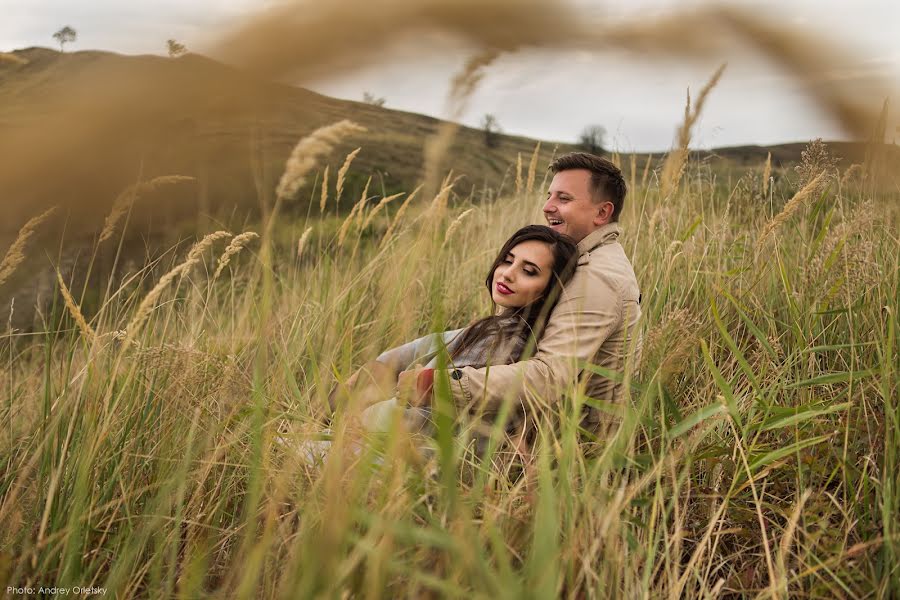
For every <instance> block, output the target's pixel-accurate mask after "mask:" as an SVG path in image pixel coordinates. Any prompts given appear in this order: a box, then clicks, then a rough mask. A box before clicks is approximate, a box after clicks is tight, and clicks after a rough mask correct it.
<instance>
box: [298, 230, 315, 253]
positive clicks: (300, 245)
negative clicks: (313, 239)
mask: <svg viewBox="0 0 900 600" xmlns="http://www.w3.org/2000/svg"><path fill="white" fill-rule="evenodd" d="M312 230H313V228H312V227H307V228H306V231H304V232H303V235H301V236H300V239H299V240H297V260H300V259H301V258H303V251H304V250H305V249H306V241H307V240H308V239H309V236H310V234H311V233H312Z"/></svg>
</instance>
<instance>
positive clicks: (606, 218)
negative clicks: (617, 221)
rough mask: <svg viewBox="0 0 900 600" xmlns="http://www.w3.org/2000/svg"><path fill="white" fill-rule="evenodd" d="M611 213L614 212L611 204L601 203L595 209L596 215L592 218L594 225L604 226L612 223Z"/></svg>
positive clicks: (607, 202)
mask: <svg viewBox="0 0 900 600" xmlns="http://www.w3.org/2000/svg"><path fill="white" fill-rule="evenodd" d="M613 211H615V207H614V206H613V203H612V202H609V201H606V202H601V203H600V205H599V206H598V207H597V214H596V216H595V217H594V225H596V226H598V227H599V226H600V225H606V224H607V223H609V222H611V221H612V216H613Z"/></svg>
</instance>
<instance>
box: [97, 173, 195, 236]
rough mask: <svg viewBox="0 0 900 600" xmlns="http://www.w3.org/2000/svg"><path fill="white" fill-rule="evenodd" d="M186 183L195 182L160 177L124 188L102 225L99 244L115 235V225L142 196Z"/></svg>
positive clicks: (183, 177) (180, 176)
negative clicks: (167, 186) (164, 187)
mask: <svg viewBox="0 0 900 600" xmlns="http://www.w3.org/2000/svg"><path fill="white" fill-rule="evenodd" d="M186 181H195V179H194V178H193V177H187V176H185V175H161V176H160V177H154V178H153V179H150V180H149V181H140V182H138V183H135V184H133V185H130V186H128V187H127V188H125V189H124V190H123V191H122V192H121V193H120V194H119V195H118V196H117V197H116V199H115V201H114V202H113V205H112V209H110V211H109V214H108V215H107V216H106V220H105V222H104V223H103V230H102V231H101V232H100V238H99V239H98V242H97V243H99V244H102V243H103V242H105V241H106V240H108V239H109V238H111V237H112V235H113V233H115V230H116V225H118V224H119V221H121V220H122V217H124V216H125V214H126V213H127V212H128V211H129V210H130V209H131V207H132V205H134V203H135V201H136V200H137V199H138V198H140V197H141V195H142V194H147V193H149V192H152V191H153V190H155V189H157V188H160V187H162V186H164V185H173V184H176V183H184V182H186Z"/></svg>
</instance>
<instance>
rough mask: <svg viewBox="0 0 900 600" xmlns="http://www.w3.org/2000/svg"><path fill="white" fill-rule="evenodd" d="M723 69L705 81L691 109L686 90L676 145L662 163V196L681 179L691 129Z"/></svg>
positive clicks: (675, 186)
mask: <svg viewBox="0 0 900 600" xmlns="http://www.w3.org/2000/svg"><path fill="white" fill-rule="evenodd" d="M724 71H725V65H724V64H723V65H722V66H720V67H719V68H718V69H716V72H715V73H713V76H712V77H710V79H709V81H707V82H706V85H704V86H703V88H702V89H701V90H700V94H699V95H698V96H697V102H696V103H695V105H694V108H693V110H691V95H690V92H688V96H687V102H686V104H685V107H684V122H683V123H682V124H681V127H679V128H678V146H677V148H675V149H674V150H673V151H672V152H670V153H669V155H668V156H667V157H666V162H665V164H663V171H662V181H661V184H660V185H661V188H662V195H663V197H664V198H667V197H668V196H669V195H670V194H671V193H672V192H673V191H674V190H675V188H677V187H678V183H679V182H680V181H681V176H682V175H683V174H684V167H685V165H686V164H687V158H688V154H689V146H690V143H691V129H692V128H693V127H694V125H695V124H696V123H697V120H698V119H699V118H700V112H701V111H702V110H703V105H704V104H705V103H706V99H707V97H709V93H710V92H711V91H712V90H713V88H714V87H716V84H717V83H719V79H720V78H721V77H722V73H723V72H724Z"/></svg>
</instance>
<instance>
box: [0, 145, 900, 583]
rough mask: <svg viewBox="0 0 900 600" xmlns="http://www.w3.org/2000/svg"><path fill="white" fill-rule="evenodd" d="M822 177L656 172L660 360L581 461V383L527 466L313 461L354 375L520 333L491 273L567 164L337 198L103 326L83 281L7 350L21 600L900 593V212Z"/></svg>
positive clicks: (651, 281) (341, 440)
mask: <svg viewBox="0 0 900 600" xmlns="http://www.w3.org/2000/svg"><path fill="white" fill-rule="evenodd" d="M807 158H808V160H807V161H806V163H804V165H801V168H800V169H799V170H793V169H791V170H789V171H784V172H779V173H778V174H777V175H778V178H777V184H773V183H772V182H773V179H770V178H769V177H768V175H770V173H769V169H768V168H767V167H766V166H765V165H763V164H760V165H758V167H755V168H753V169H751V170H749V171H747V172H740V173H737V174H735V175H734V176H733V177H730V178H725V177H724V176H722V174H721V173H719V172H717V171H716V170H714V168H713V166H712V163H710V162H708V161H706V162H703V163H689V164H688V165H687V167H686V170H685V172H684V175H683V176H680V175H678V174H677V172H676V176H675V178H674V180H672V179H669V180H668V181H667V182H666V183H665V185H660V180H661V178H662V177H663V176H664V175H665V171H664V170H663V169H662V168H661V167H662V165H661V164H659V163H656V164H645V163H644V162H639V161H637V160H633V161H629V160H627V159H626V160H624V162H625V163H626V164H623V165H622V166H623V169H624V171H625V174H626V179H627V180H629V182H630V193H629V196H628V199H627V203H626V209H625V212H624V214H623V217H622V223H623V228H624V231H625V233H624V236H623V238H622V241H623V245H624V247H625V249H626V252H627V254H628V255H629V256H630V257H631V258H632V260H633V263H634V265H635V270H636V273H637V275H638V280H639V282H640V284H641V286H642V292H643V311H644V314H645V320H644V332H645V333H644V337H645V352H644V358H643V360H642V362H641V364H639V365H630V366H629V368H628V369H627V371H626V374H625V376H626V379H627V383H628V386H629V389H630V394H629V397H628V400H627V401H626V402H625V403H623V404H622V405H621V406H616V407H612V408H611V409H610V410H612V411H613V412H615V413H616V415H617V417H618V419H616V420H615V422H616V423H618V424H617V425H616V426H615V427H611V428H610V429H609V430H607V431H603V432H601V433H600V435H599V437H596V438H592V436H590V435H587V434H584V433H583V432H582V433H579V432H578V427H577V425H578V419H577V414H578V411H579V410H580V407H581V405H582V404H583V403H584V402H591V401H592V400H591V399H585V398H584V397H583V396H582V395H580V394H579V385H578V384H577V383H576V382H573V385H572V389H571V390H570V392H571V393H570V394H569V395H568V397H567V398H566V399H564V400H562V401H556V400H554V399H547V401H546V406H545V407H544V408H545V411H544V413H545V415H544V416H545V417H546V418H545V419H544V420H543V421H542V423H541V427H540V435H539V436H538V439H537V442H536V444H535V445H534V447H533V448H532V449H531V450H530V451H529V452H527V453H524V454H522V455H520V456H517V457H510V456H509V455H508V452H507V450H508V449H506V448H505V447H504V446H503V445H502V444H500V443H498V444H497V447H496V452H495V453H493V454H491V455H489V456H488V457H486V458H485V459H484V460H480V459H476V458H474V457H473V456H472V455H471V453H470V452H467V450H466V444H465V440H466V438H465V436H464V435H454V431H455V430H454V426H453V424H452V420H450V419H439V426H438V432H437V435H436V436H435V439H434V440H433V442H431V443H432V444H433V445H434V452H425V453H423V452H421V451H420V450H419V449H417V447H416V446H415V445H414V444H410V443H409V440H408V439H407V438H406V436H404V435H403V434H402V432H399V431H394V432H393V433H392V434H390V435H388V436H386V438H385V439H379V440H373V441H372V444H370V445H369V446H367V448H369V449H368V450H366V452H364V453H363V454H362V455H360V456H357V455H355V454H354V453H353V452H350V451H348V450H347V444H346V442H347V441H348V440H349V439H351V438H352V436H354V435H356V434H355V433H354V431H353V430H352V428H349V426H348V422H349V420H348V419H347V418H346V416H345V415H344V414H342V413H341V414H338V415H337V416H336V417H335V419H334V421H333V422H332V423H331V426H332V428H333V430H334V440H335V448H336V449H335V451H334V452H332V454H331V455H330V456H329V458H328V460H327V461H326V463H325V464H324V465H323V466H321V468H315V467H310V466H308V465H306V464H305V462H304V461H303V460H301V458H300V457H299V456H298V453H297V452H296V450H295V449H294V445H293V442H299V441H302V440H305V439H313V438H317V437H321V435H322V431H323V429H324V427H325V423H326V419H327V417H328V411H327V404H326V396H327V394H328V391H329V389H330V388H331V386H332V385H333V384H334V382H335V381H339V380H343V379H345V378H346V377H347V376H349V375H350V373H351V372H352V371H353V369H354V367H356V366H358V365H360V364H361V363H363V362H364V361H366V360H369V359H372V358H374V356H376V355H377V354H378V353H379V352H380V351H381V350H383V349H385V348H387V347H391V346H393V345H396V344H398V343H400V342H403V341H406V340H409V339H411V338H413V337H414V336H418V335H421V334H423V333H425V332H428V331H432V330H441V329H442V328H444V327H446V326H461V325H463V324H465V323H467V322H468V321H470V320H471V319H473V318H475V317H477V316H480V315H483V314H485V312H486V311H488V310H489V303H488V298H487V295H486V293H485V292H484V290H483V288H482V286H481V283H480V282H481V281H482V279H483V276H484V274H483V271H484V270H485V269H486V267H487V266H488V265H489V263H490V260H491V258H492V256H493V253H494V252H495V251H496V249H497V248H499V247H500V245H501V243H502V241H503V240H505V239H506V238H507V237H508V235H509V234H510V233H511V232H512V231H514V230H515V229H516V228H517V227H519V226H520V225H522V224H525V223H529V222H540V221H541V219H540V211H539V207H540V206H541V204H542V200H541V199H542V197H543V192H542V190H543V189H544V184H543V183H542V179H543V171H542V169H543V164H541V165H539V166H538V168H537V172H536V173H535V172H532V173H528V172H527V171H528V169H527V165H528V162H527V159H526V161H525V166H524V167H523V169H522V170H523V171H524V172H523V173H522V174H521V176H520V177H518V178H516V179H517V180H518V181H513V180H512V179H511V180H510V182H509V184H508V185H507V187H506V188H505V189H504V190H503V193H501V194H500V195H499V197H492V198H490V199H482V198H479V197H477V196H474V197H473V196H468V195H465V196H463V197H456V196H454V195H453V193H452V190H451V189H450V187H449V185H450V182H445V183H446V184H447V187H444V189H443V190H442V191H441V192H440V193H438V195H437V196H436V197H434V198H432V197H425V196H423V195H418V196H416V197H415V198H413V199H412V200H411V201H410V202H408V203H406V202H405V201H406V200H407V199H408V196H401V197H399V198H397V199H395V200H393V201H391V202H390V203H388V204H386V205H385V206H382V207H377V208H376V206H375V205H371V204H365V203H363V204H361V205H360V206H361V210H357V211H355V212H354V213H353V214H351V215H350V217H344V216H337V214H336V213H335V206H336V205H337V203H336V197H335V196H336V193H335V190H334V188H333V187H329V188H328V189H327V190H326V194H325V195H324V196H322V198H323V199H324V204H323V206H324V208H323V209H321V210H320V208H319V206H317V205H316V204H317V202H313V203H312V204H311V205H310V209H309V215H308V216H307V218H306V219H305V220H303V219H301V220H299V221H297V220H293V219H292V220H286V219H281V218H279V216H278V214H277V211H275V212H270V213H269V214H268V215H267V219H268V221H263V222H260V223H259V224H258V226H256V227H252V228H251V229H252V230H253V231H255V232H257V233H259V234H260V237H259V238H254V237H253V236H250V235H248V236H244V237H243V238H241V242H239V243H238V244H234V245H232V246H230V249H229V250H226V249H225V248H226V246H228V245H229V244H230V243H232V242H231V241H230V239H229V238H230V235H225V234H222V235H220V236H218V237H216V236H214V237H211V238H208V239H206V241H205V242H200V243H199V244H198V245H196V246H194V247H193V248H191V249H190V250H188V248H187V247H185V246H184V245H177V246H173V247H172V248H171V249H170V250H169V251H168V252H166V253H163V254H161V255H160V256H158V257H155V258H154V260H152V261H149V262H148V263H147V264H146V265H143V266H142V267H137V268H135V269H134V270H133V272H130V271H129V268H128V267H127V266H125V265H121V264H120V265H118V266H117V269H118V271H119V275H120V276H121V277H122V280H123V281H124V284H123V285H122V286H121V287H119V288H118V289H106V290H101V292H100V293H99V295H100V297H101V302H100V303H99V304H98V310H96V311H94V310H90V311H88V310H85V312H86V313H87V314H86V315H85V316H82V312H81V310H80V308H79V306H78V305H79V304H80V299H79V297H78V296H77V295H76V297H74V298H71V297H69V298H67V295H68V289H70V288H71V289H77V287H78V286H77V285H76V283H77V282H71V281H63V280H62V279H61V280H60V285H59V286H58V289H57V291H56V295H55V298H56V301H55V304H54V306H53V308H52V310H50V311H48V312H47V313H46V314H44V315H43V319H44V327H43V328H42V329H41V330H39V331H35V332H17V331H14V330H12V329H11V328H7V329H8V330H7V331H6V332H5V334H4V335H3V336H0V342H2V343H0V358H2V361H0V383H2V388H0V389H2V390H3V392H2V394H0V398H2V399H3V400H2V406H0V416H2V419H0V422H2V425H3V426H2V433H0V448H2V450H0V461H2V463H0V466H2V470H0V500H2V504H0V524H2V525H0V540H2V545H0V547H2V550H0V582H2V583H3V585H4V586H5V585H16V586H25V585H32V586H36V585H40V584H44V585H58V586H75V585H78V586H89V585H94V586H102V587H106V588H107V589H108V590H109V591H108V592H107V593H108V594H115V595H116V596H118V597H122V598H129V597H182V598H196V597H240V598H311V597H367V598H368V597H371V598H380V597H408V596H412V597H419V596H421V597H466V598H472V597H477V598H500V597H503V598H506V597H510V598H522V597H536V598H553V597H570V598H583V597H586V598H610V597H627V598H632V597H672V598H681V597H717V596H749V597H779V598H787V597H873V598H889V597H896V596H898V595H900V567H898V564H900V532H898V531H897V525H898V523H900V506H898V501H900V498H898V484H900V475H898V473H900V470H898V467H900V464H898V460H900V444H898V437H897V436H898V418H900V406H898V400H897V397H898V358H897V357H898V339H897V311H898V298H900V288H898V285H900V281H898V266H900V265H898V256H900V241H898V238H897V231H898V224H900V223H898V222H900V214H898V208H897V207H898V206H900V203H897V193H896V192H895V191H893V190H888V191H884V190H883V189H881V188H879V187H878V186H877V185H876V180H875V175H876V173H875V172H874V171H875V170H874V168H873V167H872V165H865V166H863V167H852V168H849V169H838V168H835V167H834V166H832V164H831V163H830V162H829V160H828V157H827V156H826V155H819V156H814V155H813V154H812V153H810V154H809V155H808V157H807ZM332 181H333V179H332ZM726 181H730V183H727V182H726ZM275 183H276V182H275V181H266V182H264V184H265V186H266V187H267V188H268V189H274V187H275ZM663 188H666V189H671V190H672V191H671V193H668V194H665V195H664V194H663V193H662V192H661V189H663ZM280 208H281V209H284V208H285V207H283V206H282V207H280ZM116 227H117V229H116V230H115V231H116V233H115V236H113V237H112V238H111V239H109V240H106V241H105V242H104V243H106V244H115V240H116V239H117V238H118V236H120V235H122V234H121V227H122V224H121V223H120V224H118V225H117V226H116ZM235 233H240V231H237V230H235ZM231 239H233V238H231ZM244 244H245V245H244ZM240 245H244V246H243V248H242V249H240V250H238V249H237V247H238V246H240ZM223 254H227V255H229V260H228V263H227V264H223V261H222V259H221V257H222V256H223ZM220 266H221V267H222V268H221V269H220V268H219V267H220ZM217 271H219V272H218V273H217ZM148 290H152V291H149V292H148ZM436 402H437V406H438V409H439V412H440V414H446V413H447V406H446V404H447V403H446V402H445V401H444V399H443V398H442V397H441V395H440V394H438V398H437V401H436ZM348 412H352V411H348ZM497 431H499V427H497ZM279 438H281V439H283V440H287V441H288V443H287V444H284V443H279V442H278V439H279ZM498 442H499V439H498ZM376 455H377V457H378V459H377V460H373V459H374V458H376Z"/></svg>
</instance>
